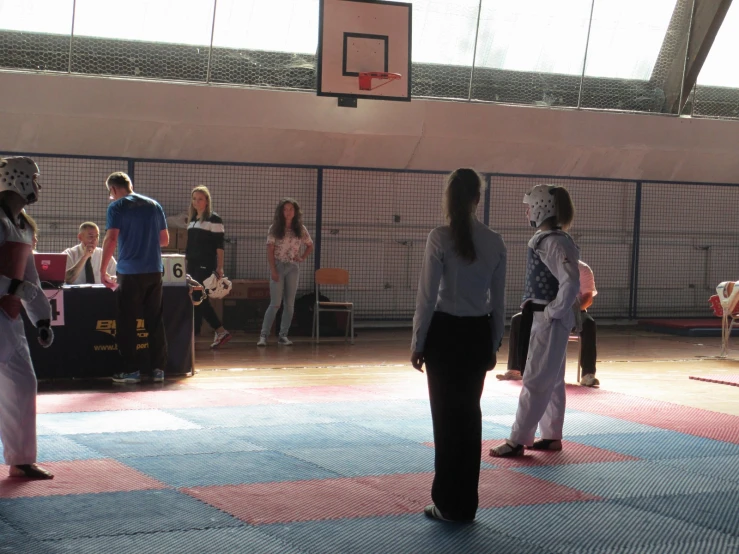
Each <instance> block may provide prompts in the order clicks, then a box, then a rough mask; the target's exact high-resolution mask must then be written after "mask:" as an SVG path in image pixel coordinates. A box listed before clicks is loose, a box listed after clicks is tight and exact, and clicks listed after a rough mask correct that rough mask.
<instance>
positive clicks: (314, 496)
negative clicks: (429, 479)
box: [182, 479, 429, 524]
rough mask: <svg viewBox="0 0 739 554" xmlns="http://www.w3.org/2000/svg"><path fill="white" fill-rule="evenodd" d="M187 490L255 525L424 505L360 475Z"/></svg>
mask: <svg viewBox="0 0 739 554" xmlns="http://www.w3.org/2000/svg"><path fill="white" fill-rule="evenodd" d="M426 486H427V489H426V494H428V490H429V489H428V483H426ZM182 492H185V493H187V494H189V495H191V496H193V497H195V498H197V499H199V500H202V501H203V502H206V503H208V504H210V505H211V506H213V507H215V508H218V509H219V510H223V511H224V512H228V513H229V514H231V515H233V516H235V517H237V518H239V519H241V520H243V521H246V522H248V523H252V524H260V523H287V522H291V521H315V520H322V519H338V518H357V517H373V516H386V515H397V514H407V513H413V512H418V511H420V510H421V509H422V506H421V505H419V504H416V503H414V502H411V501H410V500H407V499H405V498H402V497H400V496H398V495H397V494H392V493H390V492H385V491H382V490H378V489H376V488H373V487H370V486H369V485H366V484H363V483H361V482H360V480H359V479H325V480H320V481H283V482H277V483H257V484H250V485H229V486H218V487H198V488H191V489H183V491H182Z"/></svg>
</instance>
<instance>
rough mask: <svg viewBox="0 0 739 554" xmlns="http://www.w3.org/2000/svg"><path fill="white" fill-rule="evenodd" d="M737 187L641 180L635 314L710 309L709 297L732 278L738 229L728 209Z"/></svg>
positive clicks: (676, 313) (738, 194) (661, 314)
mask: <svg viewBox="0 0 739 554" xmlns="http://www.w3.org/2000/svg"><path fill="white" fill-rule="evenodd" d="M735 201H739V187H737V186H719V185H694V186H688V185H684V186H680V185H675V184H671V183H664V184H661V183H645V184H644V185H643V188H642V199H641V233H640V238H639V272H638V285H637V288H636V291H637V304H636V309H637V315H638V316H639V317H645V316H652V317H690V316H696V315H699V314H700V315H703V316H705V315H706V314H708V313H709V310H708V298H709V297H710V296H711V295H712V294H715V292H716V285H718V284H719V283H721V282H722V281H735V280H736V279H737V275H736V258H737V255H738V254H739V231H737V230H736V229H735V227H734V225H732V219H731V216H730V214H729V213H728V212H727V209H728V207H729V206H732V205H734V202H735Z"/></svg>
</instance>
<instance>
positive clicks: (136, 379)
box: [113, 371, 141, 385]
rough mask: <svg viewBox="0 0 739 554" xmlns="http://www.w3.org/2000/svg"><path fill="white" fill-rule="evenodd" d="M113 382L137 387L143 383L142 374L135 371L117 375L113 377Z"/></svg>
mask: <svg viewBox="0 0 739 554" xmlns="http://www.w3.org/2000/svg"><path fill="white" fill-rule="evenodd" d="M113 382H114V383H120V384H123V385H135V384H136V383H140V382H141V372H139V371H133V372H131V373H116V374H115V375H113Z"/></svg>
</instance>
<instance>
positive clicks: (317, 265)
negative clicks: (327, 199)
mask: <svg viewBox="0 0 739 554" xmlns="http://www.w3.org/2000/svg"><path fill="white" fill-rule="evenodd" d="M322 226H323V168H322V167H319V168H318V173H317V175H316V238H315V240H314V241H313V265H314V269H321V235H322V233H321V227H322Z"/></svg>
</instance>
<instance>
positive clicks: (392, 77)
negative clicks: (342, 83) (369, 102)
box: [359, 71, 402, 90]
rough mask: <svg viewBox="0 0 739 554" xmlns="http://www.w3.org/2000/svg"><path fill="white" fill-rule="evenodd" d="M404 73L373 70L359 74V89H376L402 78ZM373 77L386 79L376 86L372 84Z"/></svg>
mask: <svg viewBox="0 0 739 554" xmlns="http://www.w3.org/2000/svg"><path fill="white" fill-rule="evenodd" d="M401 77H402V75H401V74H400V73H388V72H386V71H372V72H367V73H360V74H359V90H375V89H376V88H380V87H382V86H385V85H387V84H388V83H390V82H392V81H396V80H398V79H400V78H401ZM372 79H379V80H381V81H385V82H384V83H381V84H379V85H377V86H375V87H373V86H372Z"/></svg>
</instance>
